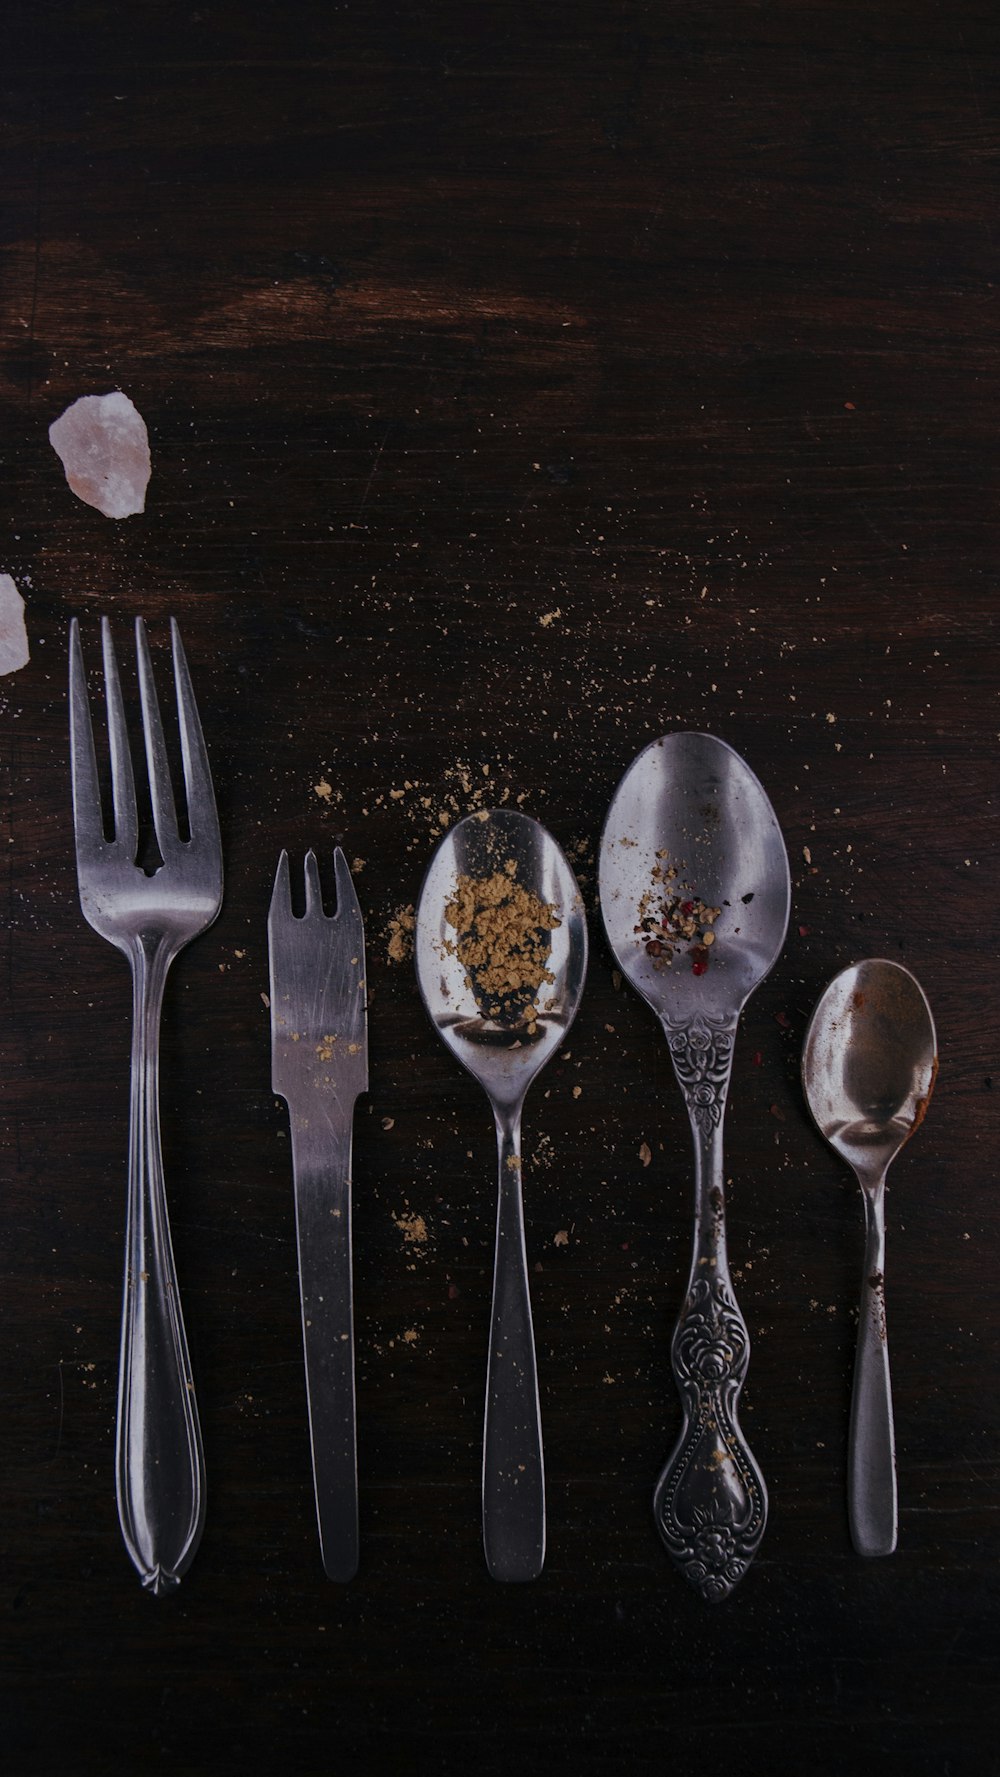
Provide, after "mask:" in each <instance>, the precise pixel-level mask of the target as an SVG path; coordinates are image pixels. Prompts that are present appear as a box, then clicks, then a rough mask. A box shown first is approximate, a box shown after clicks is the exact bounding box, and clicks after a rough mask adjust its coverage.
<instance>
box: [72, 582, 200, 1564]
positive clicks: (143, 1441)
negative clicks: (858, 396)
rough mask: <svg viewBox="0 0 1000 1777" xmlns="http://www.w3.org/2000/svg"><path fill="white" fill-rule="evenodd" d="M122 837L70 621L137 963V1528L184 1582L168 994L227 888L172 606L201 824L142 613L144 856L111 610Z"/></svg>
mask: <svg viewBox="0 0 1000 1777" xmlns="http://www.w3.org/2000/svg"><path fill="white" fill-rule="evenodd" d="M101 628H102V636H103V642H104V687H105V696H106V702H107V717H108V739H109V744H110V753H111V799H112V810H113V817H114V819H113V837H111V838H110V839H109V838H107V837H106V834H105V821H104V814H103V811H102V808H101V794H100V786H99V780H98V772H97V759H96V754H95V750H94V732H93V727H92V725H91V719H90V705H89V702H88V698H87V684H86V679H85V677H84V669H83V656H82V653H81V650H80V635H79V629H78V626H77V622H76V619H75V618H74V620H73V624H72V628H71V632H70V739H71V750H72V772H73V820H74V827H75V832H76V862H77V874H78V878H79V884H80V904H81V906H82V908H83V912H84V915H85V916H86V918H87V919H88V920H89V922H90V924H91V925H92V926H93V928H94V930H95V932H99V933H100V935H101V937H102V938H107V940H108V942H109V943H111V944H114V945H115V946H116V948H117V949H118V950H120V951H122V952H123V953H124V955H125V956H126V957H127V958H128V961H129V965H130V967H131V970H132V1010H133V1028H132V1070H131V1073H132V1085H131V1115H130V1125H129V1157H128V1218H127V1226H126V1261H125V1289H124V1300H123V1307H122V1340H121V1361H120V1368H119V1379H118V1429H117V1456H116V1476H117V1489H118V1515H119V1518H120V1520H121V1527H122V1534H123V1536H124V1538H125V1544H126V1547H127V1549H128V1552H129V1554H130V1556H131V1557H132V1560H133V1562H134V1563H135V1566H136V1568H137V1569H138V1571H139V1574H140V1575H141V1577H142V1583H143V1585H144V1586H145V1587H146V1588H147V1590H149V1591H150V1592H152V1593H154V1594H157V1595H158V1594H160V1593H163V1592H166V1591H168V1590H169V1589H170V1588H171V1587H172V1586H175V1585H176V1584H177V1582H178V1581H179V1580H180V1578H181V1576H182V1574H184V1573H185V1572H186V1571H187V1569H188V1567H189V1566H190V1564H191V1561H192V1559H193V1557H194V1553H195V1550H196V1548H197V1546H198V1540H199V1538H200V1536H201V1532H202V1526H203V1524H204V1516H205V1467H204V1457H203V1454H202V1444H201V1431H200V1427H199V1424H198V1411H197V1407H196V1404H195V1397H194V1387H193V1384H192V1381H191V1363H190V1359H189V1357H188V1349H187V1340H186V1338H185V1335H184V1322H183V1320H182V1318H181V1306H180V1298H179V1296H178V1293H177V1278H176V1275H175V1271H174V1259H173V1252H172V1249H171V1244H170V1228H169V1224H168V1221H167V1205H166V1197H165V1193H164V1186H163V1160H162V1155H161V1152H160V1113H159V1088H158V1070H159V1043H160V1008H161V1006H162V1003H163V989H164V983H165V981H166V976H167V970H168V969H169V967H170V964H171V963H172V962H173V960H174V958H175V956H177V954H178V952H179V951H181V950H183V948H184V946H185V945H186V944H188V943H190V941H191V939H192V938H196V937H197V936H198V934H199V932H203V931H204V930H205V928H206V926H210V925H211V923H212V921H213V920H214V918H215V916H216V914H217V913H218V911H219V908H220V906H221V904H222V846H221V842H220V838H219V822H218V816H217V814H216V809H215V796H214V793H213V790H212V780H211V776H210V774H209V769H208V757H207V754H206V752H205V741H204V737H203V735H202V731H201V724H200V722H199V720H198V711H197V707H196V705H195V700H194V693H193V691H192V689H191V680H190V677H189V675H188V668H187V662H186V660H185V658H184V650H183V648H182V646H181V639H180V635H179V633H178V630H177V625H176V623H174V622H173V620H171V632H172V637H173V656H174V678H175V684H176V694H177V715H178V724H179V728H180V741H181V757H182V763H183V774H184V790H185V797H186V801H187V816H188V829H189V835H190V836H189V837H188V838H182V837H181V834H180V830H179V828H178V824H177V814H176V811H175V807H174V797H173V791H172V789H171V784H170V771H169V766H168V761H167V750H166V745H165V742H164V736H163V726H162V723H161V720H160V711H159V705H158V703H157V697H156V687H155V685H154V682H153V671H152V665H151V662H150V657H149V646H148V643H147V640H146V631H145V627H144V625H143V621H142V618H141V617H140V618H138V619H137V621H136V649H137V654H138V664H139V690H140V695H141V699H142V726H143V737H144V740H145V752H146V767H147V772H148V778H149V793H150V803H151V806H152V814H153V828H154V832H155V835H156V844H157V847H158V849H159V854H160V858H161V860H162V862H161V863H160V864H159V865H158V867H157V868H156V869H155V870H152V871H150V870H147V869H144V868H143V867H142V866H140V865H139V864H138V863H137V857H138V855H139V845H140V838H141V837H142V836H141V835H140V831H139V818H138V812H137V807H136V797H135V781H134V777H133V771H132V760H131V756H130V753H129V744H128V735H127V732H126V728H125V714H124V708H123V703H122V694H121V687H120V684H119V678H118V666H117V662H116V660H115V652H114V647H113V645H112V641H111V631H110V627H109V625H108V621H107V618H103V619H102V623H101Z"/></svg>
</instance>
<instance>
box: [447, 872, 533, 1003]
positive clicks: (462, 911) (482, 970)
mask: <svg viewBox="0 0 1000 1777" xmlns="http://www.w3.org/2000/svg"><path fill="white" fill-rule="evenodd" d="M444 916H445V920H446V922H447V924H448V925H449V926H451V927H452V929H453V931H454V932H455V933H456V934H457V937H456V940H455V943H454V944H448V943H447V941H446V948H447V949H448V950H449V951H450V952H451V954H452V955H455V956H457V957H458V960H459V962H460V963H461V964H462V967H463V968H464V969H465V971H466V976H467V979H468V982H469V986H470V988H471V989H472V991H473V992H474V993H475V994H476V996H477V998H485V999H486V1000H487V1001H488V1002H489V1004H488V1010H489V1013H490V1015H491V1016H492V1017H497V1016H498V1015H499V1014H501V1013H503V1012H510V1011H515V1012H516V1013H517V1015H518V1016H519V1017H521V1018H526V1019H527V1020H528V1022H529V1025H530V1023H531V1022H532V1020H533V1019H534V1018H535V1016H536V1015H537V1012H538V1007H537V1004H536V1000H537V996H538V991H539V989H540V988H541V987H543V986H545V985H546V984H549V983H551V982H553V981H554V980H555V977H554V975H553V974H552V972H551V970H550V969H549V968H548V966H547V965H548V960H549V954H550V950H551V941H550V939H549V933H550V932H552V931H554V930H555V929H556V927H557V926H559V925H561V924H562V921H561V920H560V919H559V917H558V915H557V913H556V910H555V908H554V907H552V906H550V905H548V904H547V903H546V902H545V901H542V900H541V899H540V898H539V896H538V895H536V894H535V893H533V891H532V890H531V889H526V888H525V887H524V886H523V885H522V884H521V883H519V882H518V881H517V862H516V860H515V859H514V858H509V859H508V860H507V862H506V863H505V864H504V867H503V869H502V870H496V871H494V872H493V874H492V875H491V876H484V877H474V876H459V878H458V880H457V882H456V884H455V893H454V895H453V896H452V898H451V900H450V901H449V902H448V904H447V906H446V907H445V910H444Z"/></svg>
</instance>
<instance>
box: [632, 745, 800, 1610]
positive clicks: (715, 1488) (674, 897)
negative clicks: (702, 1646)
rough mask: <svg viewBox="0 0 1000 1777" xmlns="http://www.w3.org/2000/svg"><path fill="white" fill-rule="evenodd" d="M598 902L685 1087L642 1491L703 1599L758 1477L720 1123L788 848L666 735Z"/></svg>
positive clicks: (761, 815)
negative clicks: (676, 1310)
mask: <svg viewBox="0 0 1000 1777" xmlns="http://www.w3.org/2000/svg"><path fill="white" fill-rule="evenodd" d="M600 894H601V911H602V913H603V916H604V924H605V928H606V930H607V934H608V941H609V943H610V945H611V949H612V950H613V952H614V954H615V957H616V958H617V960H618V964H619V966H620V968H621V970H622V973H623V974H624V975H626V976H627V977H628V979H629V980H630V981H631V982H632V985H633V986H634V987H635V988H636V989H637V990H638V991H639V993H641V994H642V996H643V998H644V999H645V1000H647V1001H648V1003H649V1004H650V1006H652V1008H653V1011H654V1012H655V1013H656V1015H657V1017H658V1018H659V1020H660V1022H661V1024H662V1025H663V1029H664V1032H665V1034H666V1037H667V1043H668V1047H669V1051H670V1058H671V1061H672V1062H673V1066H674V1072H675V1073H676V1075H677V1079H678V1082H679V1084H680V1086H681V1090H682V1092H683V1094H684V1098H685V1102H686V1104H687V1109H688V1116H689V1118H690V1122H691V1131H692V1137H693V1141H694V1153H695V1230H694V1249H693V1253H692V1259H691V1273H690V1277H689V1281H688V1289H687V1296H686V1299H685V1302H684V1306H683V1308H682V1310H681V1314H680V1318H679V1320H678V1322H677V1326H676V1329H675V1332H674V1338H673V1344H672V1348H671V1363H672V1367H673V1372H674V1378H675V1381H676V1383H677V1387H678V1391H679V1393H680V1396H681V1402H682V1406H683V1411H684V1421H683V1425H682V1429H681V1433H680V1436H679V1438H678V1441H677V1444H676V1445H675V1448H674V1450H673V1452H672V1454H671V1455H670V1457H669V1459H668V1461H667V1464H666V1467H665V1468H664V1470H663V1473H662V1474H661V1476H660V1479H659V1482H658V1484H657V1487H656V1491H655V1493H654V1497H653V1511H654V1516H655V1519H656V1524H657V1527H658V1529H659V1532H660V1535H661V1536H662V1538H663V1541H664V1543H665V1544H666V1547H667V1549H668V1551H669V1553H670V1554H671V1556H672V1557H673V1559H674V1560H675V1561H676V1562H677V1564H678V1566H679V1567H680V1569H681V1571H682V1572H683V1573H684V1574H685V1576H686V1577H687V1578H688V1579H689V1580H690V1581H691V1583H692V1584H693V1585H694V1586H696V1587H697V1589H698V1590H699V1591H700V1593H701V1594H702V1596H703V1597H704V1598H706V1599H708V1600H710V1601H714V1600H718V1599H721V1598H725V1597H727V1596H728V1595H729V1593H730V1592H731V1591H732V1589H733V1587H734V1586H735V1585H736V1583H737V1582H738V1581H739V1580H740V1579H741V1578H742V1576H743V1574H744V1573H745V1572H746V1569H747V1567H748V1565H749V1563H750V1561H751V1560H752V1559H753V1556H754V1554H755V1553H756V1551H757V1548H758V1547H759V1545H760V1540H761V1537H762V1536H763V1534H764V1526H765V1523H766V1521H767V1491H766V1488H765V1486H764V1481H763V1477H762V1475H761V1473H760V1470H759V1469H758V1467H757V1464H756V1462H755V1460H754V1458H753V1455H752V1454H751V1452H750V1450H749V1448H748V1446H747V1444H746V1441H745V1439H744V1438H743V1436H742V1433H741V1431H740V1427H739V1420H738V1416H737V1403H738V1399H739V1394H740V1391H741V1389H742V1387H743V1381H744V1378H745V1376H746V1372H747V1365H748V1362H749V1355H750V1342H749V1338H748V1335H747V1329H746V1324H745V1322H744V1320H743V1317H742V1315H741V1314H740V1311H739V1308H738V1306H737V1303H736V1297H735V1295H734V1293H733V1286H732V1281H731V1278H730V1275H729V1264H728V1258H727V1248H726V1226H725V1195H724V1171H723V1152H722V1124H723V1116H724V1112H725V1103H726V1094H727V1092H728V1089H729V1077H730V1073H731V1070H732V1061H733V1044H734V1041H735V1037H736V1027H737V1024H738V1021H739V1015H740V1012H741V1010H742V1008H743V1006H744V1005H745V1004H746V1001H747V999H748V998H749V996H750V994H751V993H752V992H753V990H754V988H755V987H756V986H757V985H758V984H759V983H760V982H761V981H762V980H763V978H764V976H765V975H766V974H767V973H768V970H769V969H770V968H771V967H772V966H773V964H774V962H775V961H776V960H777V957H778V955H779V954H780V951H781V948H782V945H783V943H784V940H785V933H786V931H787V929H788V913H789V906H790V900H791V884H790V878H789V872H788V857H787V854H786V852H785V846H784V841H783V839H782V837H781V829H780V828H779V826H778V822H777V819H776V817H775V814H774V810H773V809H772V807H771V804H770V802H769V801H768V799H767V796H766V795H765V793H764V790H763V789H762V787H761V785H760V783H759V782H758V780H757V778H756V777H755V776H754V774H753V772H752V771H751V770H750V767H749V766H748V765H747V764H746V762H745V761H744V760H743V759H741V758H740V756H739V754H738V753H735V752H734V751H733V749H732V748H731V747H729V746H727V745H726V743H725V741H721V740H718V739H717V738H716V737H715V736H714V735H711V734H687V733H678V734H668V735H665V736H664V737H663V738H662V739H661V740H656V741H653V743H652V744H651V745H650V746H648V747H646V749H645V751H644V752H642V753H640V754H639V756H638V758H637V759H635V760H634V761H633V763H632V765H630V766H629V769H628V770H627V772H626V773H625V776H624V777H623V779H622V781H621V783H620V784H619V786H618V789H617V790H616V792H615V795H614V799H613V801H612V803H611V807H610V809H609V811H608V816H607V820H606V821H605V825H604V833H603V836H602V839H601V857H600Z"/></svg>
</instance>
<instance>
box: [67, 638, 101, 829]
mask: <svg viewBox="0 0 1000 1777" xmlns="http://www.w3.org/2000/svg"><path fill="white" fill-rule="evenodd" d="M69 718H70V726H69V741H70V769H71V773H72V778H73V827H74V831H75V833H76V843H77V847H79V846H80V845H94V844H99V843H101V842H103V840H104V817H103V815H102V813H101V790H100V783H99V781H98V776H97V754H96V752H95V751H94V725H93V723H92V721H91V719H90V699H89V698H88V696H87V678H86V674H85V672H84V670H83V650H82V648H81V646H80V625H79V622H78V621H77V619H76V618H75V617H74V618H73V621H72V623H71V624H70V626H69Z"/></svg>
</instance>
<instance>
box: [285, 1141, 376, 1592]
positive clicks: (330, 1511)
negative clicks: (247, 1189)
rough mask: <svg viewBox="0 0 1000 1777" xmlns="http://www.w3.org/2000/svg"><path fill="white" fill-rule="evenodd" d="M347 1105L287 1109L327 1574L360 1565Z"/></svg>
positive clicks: (349, 1574) (342, 1575) (343, 1574)
mask: <svg viewBox="0 0 1000 1777" xmlns="http://www.w3.org/2000/svg"><path fill="white" fill-rule="evenodd" d="M352 1118H353V1107H349V1108H348V1110H347V1111H346V1113H345V1115H344V1116H343V1118H342V1119H339V1120H338V1123H337V1125H336V1126H334V1125H332V1124H331V1126H330V1127H329V1128H327V1127H325V1126H324V1124H323V1122H322V1120H321V1119H320V1118H318V1117H313V1118H311V1119H304V1118H302V1117H300V1116H298V1115H296V1114H295V1113H294V1112H293V1113H292V1115H291V1130H292V1154H293V1159H294V1170H295V1228H296V1239H297V1242H298V1257H299V1294H300V1299H301V1303H302V1344H303V1351H304V1354H305V1370H306V1401H307V1405H308V1410H309V1440H310V1444H311V1447H312V1466H313V1486H314V1491H315V1495H316V1523H317V1526H318V1529H319V1543H320V1553H321V1555H322V1558H323V1569H324V1572H325V1573H326V1575H327V1578H328V1579H331V1580H339V1581H341V1582H345V1581H347V1580H350V1579H353V1578H354V1575H355V1574H356V1573H357V1571H358V1560H359V1554H360V1544H359V1529H358V1451H357V1411H356V1402H355V1381H354V1273H353V1264H352V1258H351V1150H352Z"/></svg>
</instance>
